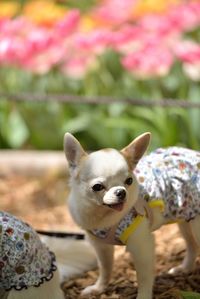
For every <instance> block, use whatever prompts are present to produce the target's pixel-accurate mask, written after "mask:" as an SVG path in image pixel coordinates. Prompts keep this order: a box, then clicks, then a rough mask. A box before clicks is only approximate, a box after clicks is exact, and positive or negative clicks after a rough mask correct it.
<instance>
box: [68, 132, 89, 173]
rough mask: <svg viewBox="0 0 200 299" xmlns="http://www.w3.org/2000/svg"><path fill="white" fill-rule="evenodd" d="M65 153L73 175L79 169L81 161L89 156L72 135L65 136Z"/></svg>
mask: <svg viewBox="0 0 200 299" xmlns="http://www.w3.org/2000/svg"><path fill="white" fill-rule="evenodd" d="M64 152H65V156H66V158H67V161H68V164H69V170H70V172H71V173H72V172H73V171H74V170H75V169H76V168H77V166H78V165H79V163H80V161H81V159H82V158H83V157H84V156H86V155H87V154H86V152H85V151H84V149H83V148H82V146H81V144H80V143H79V142H78V140H77V139H76V138H75V137H74V136H73V135H72V134H70V133H66V134H65V136H64Z"/></svg>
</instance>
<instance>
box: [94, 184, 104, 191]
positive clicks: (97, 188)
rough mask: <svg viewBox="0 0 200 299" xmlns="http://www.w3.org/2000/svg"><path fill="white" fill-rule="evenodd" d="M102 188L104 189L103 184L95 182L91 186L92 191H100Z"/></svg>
mask: <svg viewBox="0 0 200 299" xmlns="http://www.w3.org/2000/svg"><path fill="white" fill-rule="evenodd" d="M103 189H104V185H102V184H95V185H94V186H92V190H93V191H101V190H103Z"/></svg>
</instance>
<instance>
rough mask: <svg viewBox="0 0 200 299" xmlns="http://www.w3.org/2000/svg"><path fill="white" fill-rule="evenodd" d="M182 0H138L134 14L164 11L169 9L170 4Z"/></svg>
mask: <svg viewBox="0 0 200 299" xmlns="http://www.w3.org/2000/svg"><path fill="white" fill-rule="evenodd" d="M180 2H181V0H168V1H166V0H159V1H158V0H138V1H137V2H136V4H134V7H133V13H132V15H133V16H134V17H141V16H143V15H145V14H149V13H163V12H165V11H167V10H168V9H169V8H170V6H172V5H176V4H178V3H180Z"/></svg>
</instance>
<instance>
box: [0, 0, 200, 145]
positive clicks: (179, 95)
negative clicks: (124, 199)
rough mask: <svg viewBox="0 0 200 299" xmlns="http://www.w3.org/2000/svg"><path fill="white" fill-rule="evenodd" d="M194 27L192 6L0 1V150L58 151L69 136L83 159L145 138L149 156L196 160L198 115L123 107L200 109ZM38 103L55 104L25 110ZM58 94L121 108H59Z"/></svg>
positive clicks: (198, 19)
mask: <svg viewBox="0 0 200 299" xmlns="http://www.w3.org/2000/svg"><path fill="white" fill-rule="evenodd" d="M199 25H200V2H199V1H181V0H170V1H164V0H160V1H156V0H123V1H120V0H96V1H95V0H87V1H86V0H81V1H72V0H58V1H51V0H49V1H45V0H43V1H38V0H35V1H2V0H1V1H0V148H18V149H19V148H20V149H30V148H34V149H62V138H63V134H64V132H66V131H70V132H71V133H73V134H75V135H76V137H78V138H79V139H80V141H81V142H82V143H83V145H84V146H85V147H86V148H87V149H90V150H94V149H98V148H100V147H111V146H112V147H117V148H120V147H123V146H124V145H125V144H127V143H128V142H129V141H130V140H132V138H133V137H135V136H137V135H138V134H140V133H142V132H144V131H151V132H152V136H153V138H152V143H151V148H155V147H158V146H169V145H183V146H188V147H191V148H194V149H198V150H199V146H200V134H199V127H200V109H197V108H196V109H194V108H191V109H186V108H181V107H172V108H170V107H168V108H166V107H160V106H154V107H148V106H147V107H140V106H138V105H136V106H135V105H130V104H128V103H126V102H125V100H124V101H123V99H137V100H142V99H146V100H147V101H151V100H154V101H159V100H160V99H167V98H170V99H174V101H176V102H177V103H178V101H179V100H181V99H182V100H186V101H188V103H189V104H190V103H194V102H195V103H199V99H200V84H199V81H200V44H199V41H200V29H199V28H200V27H199ZM20 93H23V94H24V93H25V99H26V101H24V102H20V101H18V102H16V101H11V98H10V97H9V96H8V95H7V94H12V95H17V94H18V99H19V100H20ZM5 94H6V95H5ZM35 94H37V95H38V97H39V98H40V96H41V97H42V96H44V95H48V94H51V95H53V96H52V97H51V99H55V101H49V102H45V103H44V102H42V101H40V102H39V103H38V102H34V101H32V102H28V100H30V99H31V98H32V96H33V95H35ZM62 94H68V95H76V96H89V97H91V98H94V97H96V96H109V97H112V98H120V99H122V100H121V102H116V103H115V102H114V103H113V104H105V103H101V99H99V101H98V104H96V105H95V104H94V105H91V104H85V103H84V99H83V100H82V101H81V100H80V101H79V103H76V104H73V103H71V104H68V103H67V104H63V103H62V104H61V103H59V102H58V101H56V95H62ZM72 102H73V100H72Z"/></svg>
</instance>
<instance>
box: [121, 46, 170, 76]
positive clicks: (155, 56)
mask: <svg viewBox="0 0 200 299" xmlns="http://www.w3.org/2000/svg"><path fill="white" fill-rule="evenodd" d="M172 63H173V55H172V53H171V51H170V50H169V49H168V48H166V47H162V46H160V45H153V44H151V45H145V46H144V47H143V49H140V50H138V51H135V52H133V53H130V54H128V55H127V56H125V57H123V58H122V64H123V66H124V67H125V68H126V69H127V70H128V71H130V72H132V73H133V74H135V75H136V76H137V77H139V78H141V79H147V78H149V77H154V76H164V75H167V73H168V72H169V70H170V67H171V66H172Z"/></svg>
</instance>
